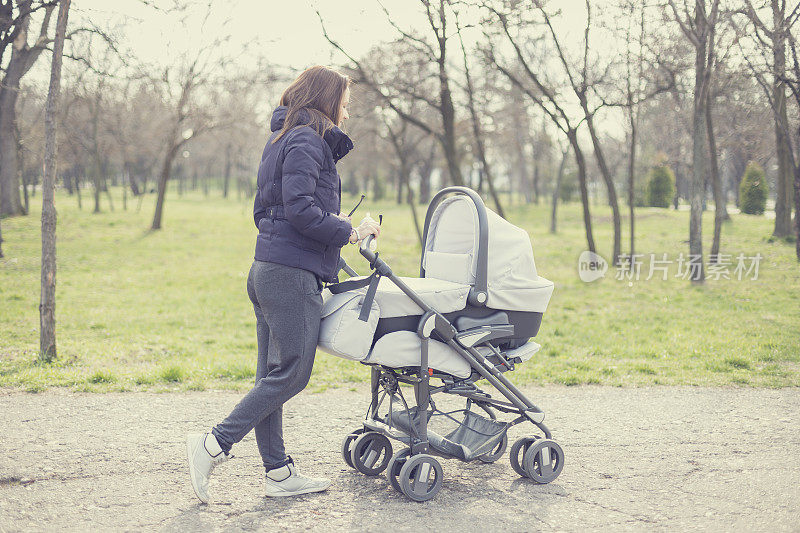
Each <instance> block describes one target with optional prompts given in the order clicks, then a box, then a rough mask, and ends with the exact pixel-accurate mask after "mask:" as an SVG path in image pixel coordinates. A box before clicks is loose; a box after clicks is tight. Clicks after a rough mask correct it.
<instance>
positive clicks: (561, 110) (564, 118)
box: [485, 6, 596, 252]
mask: <svg viewBox="0 0 800 533" xmlns="http://www.w3.org/2000/svg"><path fill="white" fill-rule="evenodd" d="M489 9H490V10H491V12H492V13H493V14H494V16H495V17H496V19H497V21H498V22H499V23H500V25H501V29H502V32H503V35H504V36H505V38H506V39H507V40H508V42H509V43H510V44H511V46H512V48H513V49H514V55H515V59H516V61H517V65H518V66H519V67H520V68H521V69H522V73H521V74H519V73H517V72H516V71H515V69H514V68H512V67H507V66H505V65H504V63H503V62H502V61H501V60H500V59H499V58H497V57H496V56H495V52H494V50H495V47H494V46H493V45H492V44H491V42H490V43H489V45H488V46H487V47H486V49H485V53H486V54H487V56H488V57H489V59H490V60H491V61H492V63H494V64H495V65H496V66H497V68H498V70H500V72H502V73H503V75H505V76H506V77H507V78H508V79H509V80H510V81H511V82H512V83H513V84H514V85H516V86H517V87H519V88H520V90H522V92H524V93H525V94H526V95H527V96H528V97H529V98H530V99H531V100H532V101H533V102H534V103H536V105H537V106H539V108H540V109H541V110H542V111H543V112H544V113H545V115H546V116H547V117H548V118H549V119H550V121H551V122H552V123H553V124H554V125H555V126H556V127H557V128H558V129H559V130H561V131H562V132H563V133H564V135H566V137H567V140H568V141H569V144H570V146H571V147H572V153H573V155H574V156H575V163H576V165H577V167H578V185H579V188H580V192H581V203H582V204H583V224H584V229H585V231H586V245H587V248H588V250H590V251H592V252H595V251H596V247H595V243H594V235H593V233H592V217H591V214H590V212H589V190H588V187H587V183H586V181H587V180H586V157H585V156H584V153H583V149H582V148H581V145H580V142H579V140H578V127H579V126H580V124H581V122H575V121H574V120H572V119H571V118H570V116H569V114H567V112H566V110H565V106H564V104H563V102H562V100H561V97H560V96H559V91H557V90H555V89H553V88H551V87H550V86H549V84H547V83H546V82H545V81H544V79H543V78H542V77H541V76H540V74H539V73H538V69H537V68H536V67H534V66H532V65H531V64H530V63H529V60H528V57H527V55H526V54H525V53H524V52H523V50H522V45H521V44H520V42H519V39H518V37H516V36H515V35H513V34H512V32H511V23H510V21H509V19H508V16H507V15H506V14H505V13H501V12H500V11H498V10H496V9H495V8H494V7H492V6H489ZM490 39H491V37H490V36H489V35H487V40H490ZM523 76H524V78H523ZM525 79H527V80H528V82H529V83H532V84H533V87H530V86H529V85H528V83H526V82H524V81H523V80H525Z"/></svg>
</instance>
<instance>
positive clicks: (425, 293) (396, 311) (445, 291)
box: [323, 276, 470, 318]
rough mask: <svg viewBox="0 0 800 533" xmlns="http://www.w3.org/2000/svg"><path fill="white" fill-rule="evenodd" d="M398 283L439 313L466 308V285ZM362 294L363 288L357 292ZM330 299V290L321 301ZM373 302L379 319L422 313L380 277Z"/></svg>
mask: <svg viewBox="0 0 800 533" xmlns="http://www.w3.org/2000/svg"><path fill="white" fill-rule="evenodd" d="M349 279H350V280H357V279H363V276H359V277H353V278H349ZM400 279H401V280H403V282H405V283H406V285H408V286H409V287H411V289H412V290H413V291H414V292H415V293H417V295H418V296H419V297H420V298H421V299H422V301H424V302H425V303H426V304H428V305H429V306H431V307H432V308H433V309H435V310H436V311H438V312H440V313H450V312H453V311H460V310H461V309H464V308H465V307H466V306H467V296H468V295H469V289H470V286H469V285H463V284H461V283H454V282H452V281H445V280H441V279H435V278H404V277H401V278H400ZM348 292H360V293H361V294H366V292H367V288H366V287H364V288H361V289H357V291H348ZM330 298H332V295H331V293H330V291H328V290H326V291H324V293H323V300H325V301H327V300H328V299H330ZM375 301H376V302H377V303H378V307H380V310H381V315H380V318H393V317H399V316H415V315H416V316H419V315H421V314H422V309H421V308H420V306H418V305H417V304H415V303H414V302H413V300H411V298H409V297H408V296H407V295H406V293H404V292H403V291H401V290H400V287H398V286H397V285H395V284H394V283H392V281H391V280H390V279H388V278H381V279H380V282H379V283H378V291H377V292H376V293H375Z"/></svg>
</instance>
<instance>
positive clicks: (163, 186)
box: [150, 145, 180, 231]
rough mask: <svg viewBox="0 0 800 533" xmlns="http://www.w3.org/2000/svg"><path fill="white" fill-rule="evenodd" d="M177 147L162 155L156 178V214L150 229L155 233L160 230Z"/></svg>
mask: <svg viewBox="0 0 800 533" xmlns="http://www.w3.org/2000/svg"><path fill="white" fill-rule="evenodd" d="M179 148H180V146H179V145H174V146H172V147H171V148H170V149H169V150H167V153H166V154H165V155H164V164H163V165H162V167H161V174H160V175H159V176H158V197H157V198H156V212H155V214H154V215H153V224H152V225H151V226H150V229H151V230H153V231H155V230H159V229H161V217H162V215H163V213H164V198H165V197H166V195H167V182H168V181H169V174H170V171H171V170H172V161H173V160H174V159H175V156H176V155H177V153H178V149H179Z"/></svg>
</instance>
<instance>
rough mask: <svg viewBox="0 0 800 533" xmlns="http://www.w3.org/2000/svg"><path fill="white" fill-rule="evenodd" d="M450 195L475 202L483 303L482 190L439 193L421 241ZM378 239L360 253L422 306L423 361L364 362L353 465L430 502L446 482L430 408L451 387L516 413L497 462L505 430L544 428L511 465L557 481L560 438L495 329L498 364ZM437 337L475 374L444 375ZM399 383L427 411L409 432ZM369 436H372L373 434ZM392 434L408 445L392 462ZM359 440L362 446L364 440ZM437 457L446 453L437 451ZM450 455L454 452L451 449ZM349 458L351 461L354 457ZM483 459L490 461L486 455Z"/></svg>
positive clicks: (346, 449)
mask: <svg viewBox="0 0 800 533" xmlns="http://www.w3.org/2000/svg"><path fill="white" fill-rule="evenodd" d="M452 194H463V195H466V196H468V197H469V198H470V199H471V200H472V201H473V202H474V204H475V206H476V208H477V212H478V223H479V245H478V250H477V268H476V280H475V285H474V287H472V288H471V290H470V293H469V296H468V302H469V303H471V304H472V305H478V306H483V305H485V302H486V296H487V276H486V266H487V258H488V224H487V215H486V208H485V206H484V204H483V201H482V199H481V198H480V196H479V195H478V194H477V193H476V192H475V191H473V190H471V189H468V188H466V187H447V188H445V189H443V190H441V191H440V192H439V193H437V194H436V195H435V196H434V198H433V199H432V201H431V204H430V206H429V208H428V212H427V216H426V219H425V230H424V234H423V243H425V242H426V239H427V234H428V229H429V226H430V222H431V216H432V213H433V212H434V210H435V208H436V206H437V205H438V204H439V203H440V202H441V201H442V200H443V199H444V198H445V197H447V196H449V195H452ZM373 239H374V237H373V236H372V235H370V236H368V237H367V238H366V239H364V241H362V244H361V246H360V248H359V252H360V253H361V255H362V256H364V258H365V259H367V261H369V265H370V268H371V270H373V271H374V273H373V275H374V276H376V277H386V278H388V279H389V280H390V281H391V282H392V283H394V284H395V285H396V286H397V287H398V288H399V289H400V290H401V291H402V292H403V293H405V294H406V296H408V298H410V299H411V300H412V301H413V302H414V303H415V304H417V305H418V306H419V307H420V308H421V309H422V311H423V313H422V316H421V317H420V319H419V323H418V326H417V331H416V333H417V335H418V336H419V338H420V341H421V354H420V364H419V367H418V368H416V367H414V368H412V367H406V368H404V369H397V368H391V367H386V366H383V365H380V364H375V363H373V364H370V363H369V362H366V363H363V364H366V365H368V366H371V367H372V368H371V376H370V391H371V401H370V405H369V408H368V410H367V414H366V417H365V419H364V421H363V429H359V430H356V431H354V432H353V433H351V434H350V435H348V436H347V437H346V438H345V442H344V446H343V454H344V456H345V457H344V458H345V461H346V462H347V463H348V464H349V465H350V466H353V467H354V468H356V469H357V470H359V471H361V472H362V473H365V474H368V475H369V474H372V475H374V474H376V473H380V471H382V470H383V469H384V468H386V467H387V466H388V475H389V479H390V481H391V482H392V485H393V486H395V488H397V489H398V490H400V492H402V493H404V494H406V496H408V497H410V498H411V499H413V500H416V501H426V500H428V499H430V498H432V497H433V496H435V494H436V493H437V492H438V490H439V488H440V487H441V467H440V466H439V465H438V462H437V461H436V459H435V458H434V457H432V456H430V455H427V454H429V453H432V452H433V450H432V449H431V446H430V441H429V438H428V427H427V426H428V412H429V411H428V410H429V408H431V409H432V411H430V412H431V413H434V412H436V411H437V409H436V406H435V403H434V402H433V399H432V396H433V395H434V394H438V393H446V394H453V395H457V396H460V397H463V398H466V400H467V408H466V410H467V411H468V410H470V408H471V405H472V404H473V403H474V404H475V405H478V406H479V407H481V408H482V409H483V410H484V411H486V412H487V413H488V414H489V415H490V416H491V417H492V419H494V418H495V416H494V413H493V412H492V409H495V410H497V411H499V412H502V413H509V414H514V415H517V416H516V418H514V419H513V420H512V421H511V422H509V423H507V424H506V427H505V429H504V430H502V433H503V436H502V438H503V444H502V449H500V450H499V453H498V452H495V453H497V457H495V458H494V459H492V460H496V458H499V455H502V452H503V451H504V449H505V444H506V442H507V441H506V439H507V437H506V432H507V431H508V428H510V427H511V426H514V425H516V424H519V423H522V422H526V421H527V422H531V423H532V424H534V425H535V426H536V427H538V428H539V429H540V430H541V431H542V433H544V437H545V438H544V439H540V438H539V437H533V438H530V437H527V438H522V439H519V440H518V441H517V442H516V443H515V444H514V446H512V449H511V464H512V467H514V470H515V471H516V472H517V473H518V474H520V475H523V476H525V477H529V478H532V479H534V480H535V481H537V482H539V483H548V482H550V481H552V480H553V479H555V478H556V477H557V476H558V474H559V473H560V471H561V468H562V467H563V451H562V450H561V448H560V447H559V446H558V445H557V444H556V443H555V442H553V441H552V440H550V439H551V433H550V430H549V429H548V428H547V426H545V425H544V423H543V420H544V412H543V411H542V410H541V409H540V408H539V407H537V406H536V405H535V404H534V403H533V402H531V401H530V400H529V399H528V398H527V397H526V396H525V395H524V394H523V393H522V392H521V391H520V390H519V389H518V388H517V387H516V386H515V385H514V384H513V383H511V382H510V381H509V380H508V379H507V378H506V377H505V376H504V375H503V373H504V372H505V371H508V370H513V368H514V363H513V362H512V361H510V360H509V359H507V358H506V357H504V356H503V354H501V352H500V351H499V350H498V349H497V348H495V347H494V346H492V345H491V344H490V343H489V342H488V339H490V338H491V335H490V336H489V337H485V338H483V339H482V341H481V342H482V344H480V345H481V346H485V347H488V348H490V349H491V350H492V354H493V356H494V359H495V360H496V361H497V362H496V363H495V362H493V361H491V360H490V359H489V358H488V357H487V356H486V355H484V354H482V353H481V352H479V351H478V350H477V346H476V345H472V344H471V343H470V342H469V341H468V340H462V338H460V335H459V333H461V332H459V331H458V330H457V329H456V328H455V327H454V325H453V324H452V323H451V322H450V321H449V320H448V319H447V318H446V317H445V316H444V315H443V314H441V313H439V312H437V311H436V310H435V309H433V308H431V307H430V306H429V305H427V304H426V303H425V301H423V300H422V299H421V298H420V297H419V295H418V294H417V293H415V292H414V290H413V289H411V288H410V287H409V286H408V285H407V284H406V283H405V282H404V281H403V280H402V279H401V278H400V277H398V276H397V275H395V274H394V272H392V269H391V268H390V267H389V265H387V264H386V262H385V261H384V260H383V259H381V258H380V257H379V254H378V253H377V252H374V251H372V250H371V248H370V245H371V243H372V241H373ZM423 258H424V250H423V253H422V257H421V260H420V263H421V265H420V275H421V277H424V274H425V270H424V266H423V265H422V263H423ZM340 268H341V269H344V270H345V271H346V272H348V273H349V274H351V275H354V274H355V272H354V271H353V270H352V269H351V268H349V267H348V266H347V265H346V264H345V263H344V261H341V262H340ZM376 281H377V280H376ZM374 285H375V286H377V283H374ZM368 294H369V292H368ZM373 295H374V294H373ZM512 329H513V326H512ZM432 337H434V338H435V339H436V340H439V341H441V342H444V343H446V344H447V345H448V346H449V347H450V348H451V349H453V350H454V351H455V352H456V353H458V354H459V355H460V356H461V357H463V358H464V359H465V360H466V361H467V363H469V365H470V367H471V369H472V373H471V375H470V377H468V378H465V379H457V378H454V377H453V376H451V375H450V374H443V373H440V372H437V371H436V370H434V369H431V368H429V366H428V345H429V342H430V339H431V338H432ZM465 339H466V338H465ZM432 377H436V378H438V379H441V380H442V382H443V384H442V385H441V386H432V385H431V382H430V380H431V378H432ZM480 379H485V380H487V381H488V382H489V383H490V384H491V385H492V386H493V387H494V388H495V389H496V390H497V391H498V392H499V393H500V394H501V395H502V396H503V397H504V398H505V401H504V400H499V399H496V398H492V397H491V396H490V395H489V394H487V393H485V392H483V391H482V390H481V389H479V388H478V387H477V386H476V385H475V382H476V381H478V380H480ZM401 384H407V385H411V386H412V387H413V390H414V396H415V400H416V406H417V413H418V414H419V413H422V416H414V417H413V418H412V417H411V416H410V414H409V416H408V419H409V425H410V428H409V429H410V431H404V430H403V429H401V428H398V427H395V425H394V424H392V420H391V414H392V412H393V411H392V405H393V402H394V400H395V399H399V400H400V401H401V402H402V403H403V404H404V405H405V409H406V411H405V412H406V413H410V412H411V411H410V409H409V407H408V404H407V402H406V400H405V398H404V397H403V394H402V390H401V389H400V385H401ZM387 396H388V397H389V413H390V414H389V417H388V418H387V419H386V420H384V419H382V418H381V417H380V416H379V408H380V406H381V405H382V404H383V402H384V400H385V398H386V397H387ZM368 435H373V436H372V437H371V438H368V437H367V436H368ZM374 435H382V436H383V437H384V438H383V439H381V438H380V437H375V436H374ZM388 439H393V440H396V441H400V442H402V443H404V444H406V445H407V446H408V447H409V448H408V449H407V450H403V451H401V452H398V454H395V456H394V457H392V458H391V460H389V458H388V455H390V454H391V445H390V444H389V446H388V450H387V449H384V450H381V449H380V448H381V447H382V446H383V447H385V446H386V445H387V444H388V442H389V441H388ZM367 441H371V442H367ZM359 442H363V443H364V444H362V445H359ZM381 451H383V453H384V455H385V456H386V457H385V458H384V460H383V461H382V463H380V464H377V465H376V464H375V462H374V461H375V460H377V459H376V457H375V455H376V453H377V455H381ZM433 453H436V452H433ZM348 454H349V457H348ZM400 455H402V456H400ZM437 455H442V454H441V453H438V454H437ZM444 456H445V457H449V456H448V455H444ZM412 458H415V459H414V461H411V459H412ZM348 459H350V460H349V461H348ZM371 460H372V461H373V462H371ZM482 460H484V461H485V462H491V461H490V460H486V459H482ZM412 463H413V464H412ZM433 463H436V464H433ZM437 467H438V470H437ZM376 470H377V472H376ZM431 473H433V475H434V479H433V480H431V479H430V476H431ZM398 478H399V479H398ZM423 478H424V479H423ZM437 485H438V487H437Z"/></svg>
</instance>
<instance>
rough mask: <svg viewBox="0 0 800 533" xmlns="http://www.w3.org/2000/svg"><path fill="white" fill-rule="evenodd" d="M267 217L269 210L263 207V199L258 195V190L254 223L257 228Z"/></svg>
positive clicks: (254, 209) (254, 203)
mask: <svg viewBox="0 0 800 533" xmlns="http://www.w3.org/2000/svg"><path fill="white" fill-rule="evenodd" d="M265 216H267V210H266V209H264V206H263V205H261V197H260V196H259V194H258V190H256V199H255V202H253V221H254V222H255V223H256V228H257V227H258V225H259V223H261V219H262V218H264V217H265Z"/></svg>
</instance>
